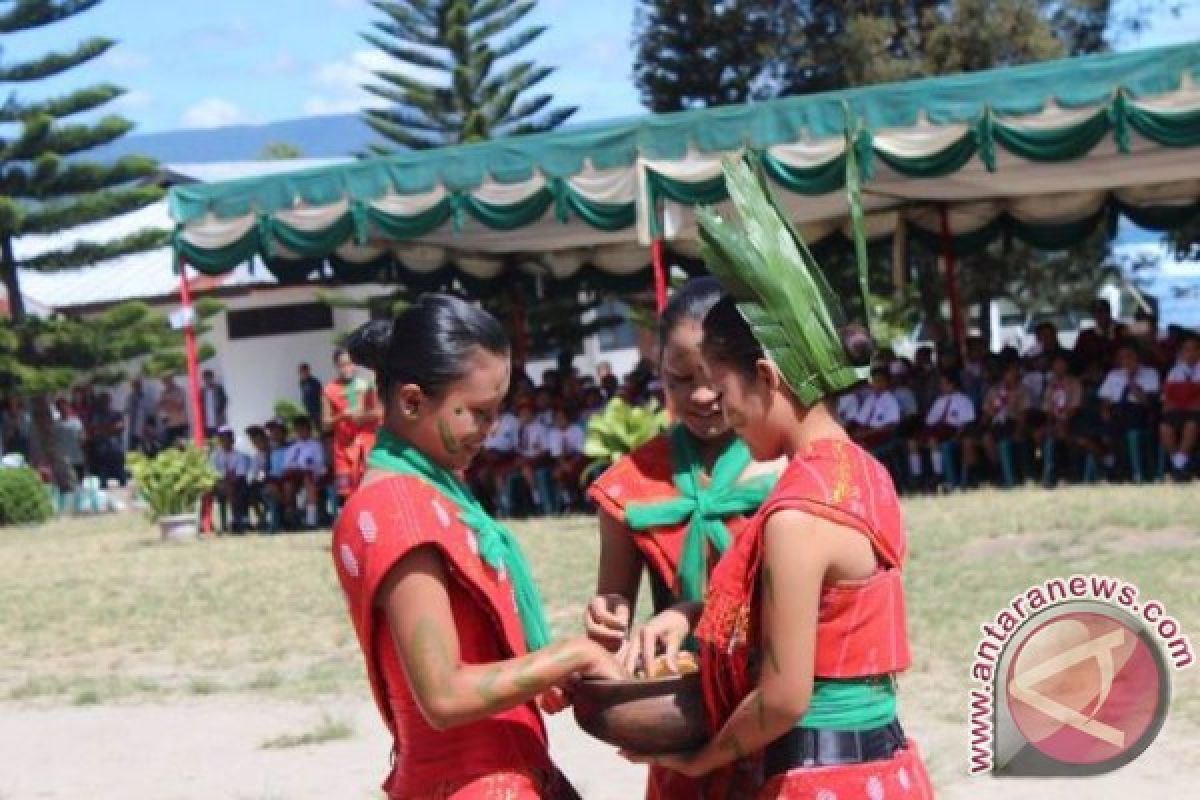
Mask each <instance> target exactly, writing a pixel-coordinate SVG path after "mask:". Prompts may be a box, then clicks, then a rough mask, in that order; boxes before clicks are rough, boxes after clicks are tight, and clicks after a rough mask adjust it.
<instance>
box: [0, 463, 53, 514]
mask: <svg viewBox="0 0 1200 800" xmlns="http://www.w3.org/2000/svg"><path fill="white" fill-rule="evenodd" d="M53 514H54V507H53V506H52V505H51V503H50V495H49V494H48V493H47V491H46V485H45V484H44V483H42V479H41V478H39V477H38V474H37V473H36V472H34V471H33V470H32V469H30V468H29V467H18V468H16V469H0V525H38V524H41V523H43V522H45V521H46V520H48V519H50V517H51V516H52V515H53Z"/></svg>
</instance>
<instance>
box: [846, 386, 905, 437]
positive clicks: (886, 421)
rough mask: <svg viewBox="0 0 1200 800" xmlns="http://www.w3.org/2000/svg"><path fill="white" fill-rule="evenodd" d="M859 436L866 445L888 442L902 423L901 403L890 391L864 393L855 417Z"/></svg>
mask: <svg viewBox="0 0 1200 800" xmlns="http://www.w3.org/2000/svg"><path fill="white" fill-rule="evenodd" d="M854 424H855V426H856V428H857V434H858V436H857V438H858V439H859V441H861V442H862V443H863V444H864V446H867V447H878V446H879V445H882V444H886V443H887V442H888V440H890V439H891V438H892V436H893V435H894V429H895V427H896V426H897V425H899V424H900V403H899V402H898V401H897V400H896V395H894V394H892V393H891V392H890V391H886V392H876V391H870V392H868V393H866V394H864V395H863V397H862V400H861V401H860V403H859V406H858V414H856V415H855V417H854Z"/></svg>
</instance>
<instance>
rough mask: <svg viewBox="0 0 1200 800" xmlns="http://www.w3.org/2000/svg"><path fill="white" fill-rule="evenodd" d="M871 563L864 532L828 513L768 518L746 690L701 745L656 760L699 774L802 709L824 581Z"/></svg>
mask: <svg viewBox="0 0 1200 800" xmlns="http://www.w3.org/2000/svg"><path fill="white" fill-rule="evenodd" d="M874 569H875V555H874V552H873V551H872V550H871V545H870V542H869V541H868V540H867V539H866V537H863V536H853V535H848V533H847V532H846V531H845V530H844V529H841V528H840V526H838V525H835V524H834V523H832V522H829V521H828V520H824V519H821V518H819V517H814V516H811V515H809V514H806V513H804V512H801V511H781V512H778V513H776V514H774V515H772V516H771V518H770V520H768V522H767V528H766V532H765V540H764V554H763V567H762V574H761V579H760V580H761V587H762V641H761V642H760V648H761V653H762V663H761V667H760V674H759V681H758V687H757V688H756V689H754V690H753V691H752V692H750V694H749V695H747V697H746V698H745V700H743V701H742V703H741V705H739V706H738V708H737V709H736V710H735V711H734V712H733V714H732V715H731V716H730V718H729V720H728V721H726V723H725V725H724V727H722V729H721V731H720V732H719V733H718V734H717V735H716V736H715V737H714V738H713V739H712V741H710V742H709V743H708V744H707V745H705V747H704V748H703V749H701V750H700V751H698V752H697V753H695V754H693V755H690V756H683V757H674V758H668V759H667V760H662V763H663V764H664V765H665V766H668V767H671V768H673V769H676V770H679V771H681V772H685V773H686V774H692V775H702V774H705V773H708V772H711V771H712V770H714V769H719V768H720V767H723V766H725V765H727V764H730V763H732V762H733V761H735V760H737V759H739V758H743V757H745V756H746V755H749V754H750V753H754V752H757V751H761V750H763V749H764V748H765V747H766V746H767V745H769V744H770V743H771V742H773V741H775V740H776V739H778V738H779V737H780V736H782V735H783V734H784V733H786V732H787V731H788V730H790V729H791V728H792V727H793V726H794V725H795V724H796V723H797V722H799V720H800V719H801V717H803V716H804V713H805V712H806V711H807V710H808V706H809V701H810V700H811V699H812V690H813V669H814V665H815V663H816V656H815V652H816V639H817V608H818V605H819V602H820V596H821V587H822V586H823V585H824V584H825V583H826V582H827V581H830V582H832V581H837V580H848V579H861V578H865V577H867V576H869V575H870V574H871V572H873V571H874Z"/></svg>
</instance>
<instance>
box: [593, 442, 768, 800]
mask: <svg viewBox="0 0 1200 800" xmlns="http://www.w3.org/2000/svg"><path fill="white" fill-rule="evenodd" d="M749 461H750V457H749V454H748V453H747V452H746V449H745V444H743V443H742V442H741V441H739V440H734V441H733V442H731V444H730V447H729V448H727V449H726V451H725V453H723V454H722V455H721V457H720V458H718V460H717V464H715V465H714V467H713V479H712V481H711V482H710V483H709V485H708V486H700V485H699V483H698V481H697V480H696V477H697V474H698V470H699V469H700V465H699V463H698V459H697V458H696V455H695V452H694V448H692V446H691V444H690V434H688V433H687V430H686V429H685V428H684V427H683V426H681V425H677V426H675V427H674V428H673V429H672V430H671V431H669V432H668V433H666V434H663V435H660V436H658V437H655V438H654V439H651V440H650V441H649V442H647V443H646V444H644V445H642V446H641V447H639V448H637V449H636V450H634V451H633V452H632V453H630V454H628V455H627V456H625V457H624V458H622V459H620V460H619V461H617V462H616V463H615V464H614V465H613V466H612V467H611V468H609V470H608V471H607V472H605V473H604V474H603V475H601V476H600V477H599V478H598V479H597V480H596V481H595V482H594V483H593V484H592V486H591V488H590V489H589V490H588V497H589V498H591V500H592V502H594V503H595V504H596V505H597V506H598V507H600V508H601V509H603V510H604V511H605V512H606V513H608V514H609V516H611V517H612V518H613V519H615V520H617V521H618V522H620V523H621V524H622V525H623V526H624V529H625V532H626V533H627V534H628V535H629V537H630V538H631V539H632V540H633V543H634V544H635V545H636V546H637V548H638V551H639V552H640V553H641V554H642V558H643V560H644V561H645V563H646V565H647V567H648V568H649V572H650V588H651V591H652V593H653V602H654V608H655V611H656V612H657V611H661V610H663V609H665V608H667V607H669V606H671V605H674V604H675V603H678V602H681V601H684V600H699V599H700V598H701V596H702V593H703V587H704V583H705V578H706V575H707V573H708V571H709V570H710V569H711V567H712V565H713V564H714V563H716V561H717V559H718V558H719V556H720V553H721V552H722V551H723V550H724V549H725V545H727V544H728V541H729V540H734V541H736V540H737V538H738V537H739V536H740V535H741V532H742V531H743V530H745V528H746V523H747V522H748V518H747V517H746V516H744V515H745V514H746V513H749V512H751V511H753V510H754V509H755V508H757V507H758V505H759V503H761V502H762V499H763V498H764V497H765V496H766V493H767V491H768V490H769V488H770V484H771V483H773V482H774V476H770V477H766V476H763V477H760V478H757V479H751V480H750V481H746V482H743V483H738V482H737V479H738V478H740V477H741V474H742V471H743V470H744V469H745V467H746V465H747V464H748V463H749ZM689 500H691V501H692V502H690V503H689ZM679 512H685V513H679ZM714 522H720V523H722V526H721V527H722V528H723V529H724V531H716V530H712V529H711V528H709V526H710V525H712V524H713V523H714ZM653 523H665V524H653ZM693 531H694V534H693V539H692V542H691V547H692V549H693V551H694V550H695V549H696V548H700V547H702V549H700V550H699V553H698V554H695V553H694V554H693V556H692V560H693V561H694V560H696V559H697V558H698V559H700V560H701V564H702V566H703V572H704V573H705V574H704V575H701V576H699V577H698V578H697V577H695V576H690V575H688V572H689V570H688V569H687V567H686V566H682V565H684V564H685V562H686V561H687V560H688V558H687V557H686V556H685V552H686V551H687V550H688V537H689V533H693ZM718 543H720V546H719V547H718V546H717V544H718ZM691 571H695V570H694V569H693V570H691ZM701 787H702V782H701V781H697V780H694V779H692V778H688V777H686V776H683V775H680V774H679V773H677V772H674V771H672V770H668V769H663V768H661V767H653V768H651V770H650V776H649V781H648V784H647V787H646V797H647V800H698V798H700V797H701V796H702V789H701Z"/></svg>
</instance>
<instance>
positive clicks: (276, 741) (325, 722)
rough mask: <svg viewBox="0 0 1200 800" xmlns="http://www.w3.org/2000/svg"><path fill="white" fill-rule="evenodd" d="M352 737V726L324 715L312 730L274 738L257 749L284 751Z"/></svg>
mask: <svg viewBox="0 0 1200 800" xmlns="http://www.w3.org/2000/svg"><path fill="white" fill-rule="evenodd" d="M353 735H354V727H353V726H351V725H349V724H348V723H346V722H343V721H342V720H339V719H336V718H334V717H331V716H329V715H328V714H325V715H322V717H321V721H320V722H318V723H317V725H316V727H314V728H313V729H312V730H310V731H305V732H304V733H300V734H284V735H282V736H276V737H274V738H272V739H267V740H266V741H265V742H263V743H262V744H261V745H259V747H261V748H262V749H263V750H286V749H288V748H291V747H308V746H309V745H314V744H324V743H325V742H335V741H338V740H339V739H349V738H350V737H351V736H353Z"/></svg>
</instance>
